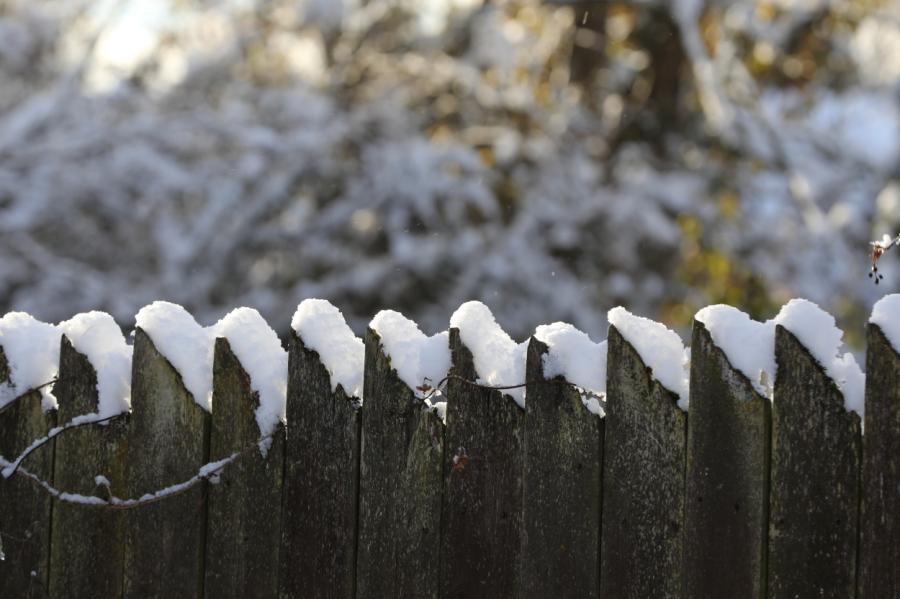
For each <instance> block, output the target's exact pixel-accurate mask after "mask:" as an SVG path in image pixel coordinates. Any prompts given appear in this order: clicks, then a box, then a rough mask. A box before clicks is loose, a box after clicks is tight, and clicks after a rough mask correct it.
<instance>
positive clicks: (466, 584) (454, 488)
mask: <svg viewBox="0 0 900 599" xmlns="http://www.w3.org/2000/svg"><path fill="white" fill-rule="evenodd" d="M450 355H451V369H450V372H451V374H452V375H455V376H458V377H462V378H463V379H465V380H470V381H474V380H476V379H477V378H478V375H477V373H476V372H475V365H474V361H473V358H472V354H471V352H470V351H469V350H468V349H467V348H466V347H465V345H463V343H462V340H461V339H460V336H459V330H458V329H455V328H451V329H450ZM447 398H448V403H447V430H446V450H445V452H444V454H445V458H444V473H445V477H446V485H447V486H446V489H445V493H444V502H443V521H442V523H441V597H442V598H443V599H457V598H463V597H492V598H496V599H502V598H504V597H515V596H516V593H517V592H518V575H519V568H518V556H519V550H520V544H521V538H520V537H521V531H522V464H523V454H522V450H523V432H524V419H525V415H524V410H522V409H521V408H520V407H519V406H518V405H517V404H516V403H515V402H514V401H513V400H512V399H510V398H509V397H506V396H504V395H502V394H501V393H500V392H499V391H496V390H489V389H481V388H477V387H474V386H472V385H468V384H466V383H465V382H463V381H460V380H458V379H456V378H452V379H451V380H450V381H449V383H448V388H447Z"/></svg>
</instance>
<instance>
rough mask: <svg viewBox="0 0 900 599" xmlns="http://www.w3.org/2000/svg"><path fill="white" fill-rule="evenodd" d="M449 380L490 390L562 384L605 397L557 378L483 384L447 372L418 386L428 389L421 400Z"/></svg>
mask: <svg viewBox="0 0 900 599" xmlns="http://www.w3.org/2000/svg"><path fill="white" fill-rule="evenodd" d="M450 380H454V381H460V382H462V383H465V384H467V385H470V386H472V387H477V388H479V389H488V390H491V391H508V390H510V389H521V388H522V387H527V386H528V385H563V386H566V387H572V388H573V389H575V390H576V391H577V392H578V393H579V395H585V396H587V397H591V398H593V399H596V400H597V401H600V402H603V401H606V398H605V397H603V396H602V395H601V394H599V393H594V392H593V391H588V390H587V389H584V388H582V387H579V386H578V385H576V384H575V383H570V382H569V381H562V380H559V379H549V380H547V379H537V380H531V381H525V382H524V383H519V384H518V385H483V384H481V383H479V382H477V381H472V380H469V379H467V378H465V377H462V376H459V375H458V374H448V375H447V376H445V377H444V378H442V379H441V380H440V382H438V384H437V385H435V386H434V387H432V388H430V389H428V388H427V387H424V388H423V387H419V389H421V390H422V391H429V392H428V394H427V395H424V396H422V397H421V399H422V401H423V402H425V401H429V400H430V399H431V398H432V397H434V396H435V395H437V394H439V393H441V389H442V388H443V387H445V386H446V384H447V382H448V381H450Z"/></svg>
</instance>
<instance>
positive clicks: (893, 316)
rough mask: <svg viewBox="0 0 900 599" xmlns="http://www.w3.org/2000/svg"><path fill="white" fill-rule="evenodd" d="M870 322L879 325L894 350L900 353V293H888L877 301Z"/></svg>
mask: <svg viewBox="0 0 900 599" xmlns="http://www.w3.org/2000/svg"><path fill="white" fill-rule="evenodd" d="M869 322H871V323H872V324H876V325H878V328H879V329H881V332H882V333H884V336H885V337H887V340H888V341H890V343H891V347H893V348H894V351H896V352H898V353H900V293H892V294H890V295H886V296H884V297H883V298H881V299H880V300H878V301H877V302H875V305H874V306H872V315H871V316H869Z"/></svg>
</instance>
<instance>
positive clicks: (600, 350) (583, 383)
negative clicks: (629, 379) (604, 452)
mask: <svg viewBox="0 0 900 599" xmlns="http://www.w3.org/2000/svg"><path fill="white" fill-rule="evenodd" d="M534 337H535V339H537V340H538V341H540V342H542V343H544V344H545V345H546V346H547V348H548V351H547V353H546V354H544V364H543V366H544V376H545V377H546V378H548V379H551V378H553V377H556V376H562V377H563V378H565V379H566V381H568V382H570V383H572V384H574V385H577V386H579V387H581V388H582V389H584V390H586V391H590V392H591V393H595V394H598V395H602V394H605V393H606V341H602V342H600V343H594V342H593V341H591V338H590V337H588V336H587V335H586V334H585V333H583V332H581V331H579V330H578V329H576V328H575V327H574V326H572V325H571V324H568V323H565V322H554V323H553V324H544V325H541V326H539V327H538V328H537V329H536V330H535V332H534ZM583 401H584V405H585V407H587V409H588V410H590V411H591V413H593V414H596V415H598V416H602V415H603V408H602V407H601V406H600V402H599V401H597V399H596V398H594V397H589V398H587V399H583Z"/></svg>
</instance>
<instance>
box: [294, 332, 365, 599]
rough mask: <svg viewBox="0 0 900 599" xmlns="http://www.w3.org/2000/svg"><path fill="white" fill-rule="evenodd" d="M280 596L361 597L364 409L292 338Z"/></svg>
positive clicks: (299, 598) (300, 598)
mask: <svg viewBox="0 0 900 599" xmlns="http://www.w3.org/2000/svg"><path fill="white" fill-rule="evenodd" d="M289 352H290V356H289V360H288V394H287V419H288V429H287V439H286V443H285V463H284V490H283V501H282V506H283V507H282V537H281V555H280V562H281V567H280V570H279V583H278V584H279V595H280V596H281V597H292V598H296V599H316V598H323V599H324V598H330V597H334V598H346V599H352V598H353V597H354V596H355V592H356V589H355V582H356V527H357V494H358V489H359V438H360V416H361V415H360V409H359V408H358V407H357V402H356V401H355V400H353V399H351V398H349V397H347V395H346V394H345V393H344V390H343V388H342V387H340V386H339V387H338V389H337V390H336V391H332V389H331V378H330V377H329V374H328V370H326V368H325V367H324V366H323V365H322V363H321V361H320V360H319V355H318V354H317V353H316V352H314V351H312V350H310V349H307V348H306V346H305V345H303V342H302V341H301V340H300V339H299V338H298V337H297V335H296V334H292V335H291V341H290V350H289Z"/></svg>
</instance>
